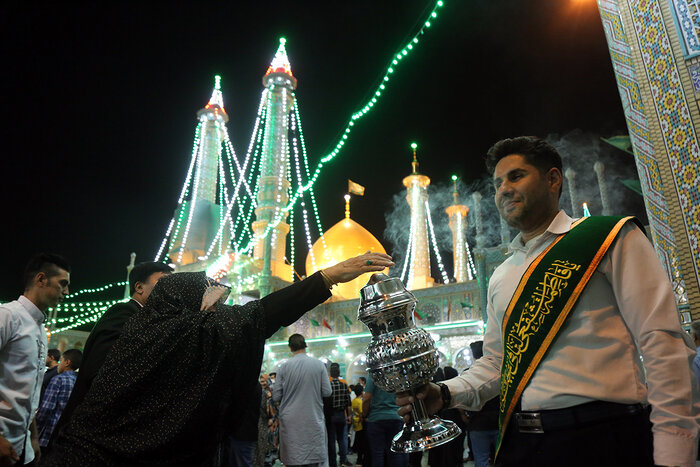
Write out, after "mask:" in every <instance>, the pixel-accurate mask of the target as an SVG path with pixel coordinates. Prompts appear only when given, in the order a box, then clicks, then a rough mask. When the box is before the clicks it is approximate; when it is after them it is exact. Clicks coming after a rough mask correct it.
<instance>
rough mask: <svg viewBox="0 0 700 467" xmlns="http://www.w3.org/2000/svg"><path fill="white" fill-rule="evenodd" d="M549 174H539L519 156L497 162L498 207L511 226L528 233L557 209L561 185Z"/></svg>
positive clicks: (494, 175) (513, 155) (494, 178)
mask: <svg viewBox="0 0 700 467" xmlns="http://www.w3.org/2000/svg"><path fill="white" fill-rule="evenodd" d="M552 170H556V169H550V172H551V171H552ZM550 172H547V173H542V172H540V170H539V169H538V168H537V167H535V166H534V165H531V164H528V163H527V161H526V160H525V157H523V156H521V155H519V154H512V155H510V156H506V157H504V158H503V159H501V160H500V161H498V164H496V169H495V170H494V172H493V185H494V188H495V190H496V197H495V198H496V207H497V208H498V212H499V213H500V214H501V217H502V218H503V219H505V221H506V222H507V223H508V225H510V226H511V227H515V228H516V229H519V230H527V229H528V228H529V227H531V226H533V225H537V223H538V222H541V221H542V218H543V217H546V216H547V215H548V214H549V213H550V212H551V211H552V209H556V207H557V200H558V193H559V187H560V186H561V185H560V184H557V183H553V182H552V177H550V176H549V173H550ZM557 172H558V171H557ZM555 178H556V177H555ZM553 194H554V196H552V195H553Z"/></svg>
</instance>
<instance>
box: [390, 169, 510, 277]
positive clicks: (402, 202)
mask: <svg viewBox="0 0 700 467" xmlns="http://www.w3.org/2000/svg"><path fill="white" fill-rule="evenodd" d="M453 191H454V185H453V184H452V183H444V184H443V183H437V184H435V185H430V186H429V187H428V196H429V200H428V202H429V206H430V216H431V219H432V221H433V227H434V231H435V238H436V239H437V245H438V249H439V251H440V256H441V258H442V262H443V265H444V266H445V268H446V270H447V274H448V276H449V277H452V276H453V265H452V253H453V251H452V250H453V245H452V231H451V230H450V226H449V217H448V216H447V213H446V212H445V209H446V208H447V207H448V206H451V205H453V204H454V197H453ZM475 192H479V193H481V195H482V200H481V203H480V205H481V206H480V207H481V224H482V232H481V238H479V241H480V243H479V244H480V245H481V246H495V245H498V244H499V243H501V225H500V216H499V215H498V211H497V210H496V205H495V203H494V201H493V184H492V182H491V179H490V178H488V177H487V176H485V177H484V178H482V179H480V180H477V181H475V182H472V183H470V184H469V185H467V184H465V183H463V182H462V181H461V180H459V181H457V193H458V199H459V203H460V204H463V205H465V206H467V207H468V208H469V213H468V215H467V222H468V225H467V242H468V243H469V246H470V248H471V249H472V250H473V249H474V248H475V247H476V246H477V228H476V221H475V216H476V209H477V208H476V207H475V203H474V199H473V196H472V195H473V194H474V193H475ZM385 220H386V230H385V231H384V239H386V240H388V242H389V243H390V245H391V252H390V253H391V256H392V257H393V258H394V262H395V263H396V266H394V267H393V268H392V269H391V271H390V274H391V275H396V276H398V275H400V274H401V271H402V269H403V264H404V261H405V259H406V253H407V251H408V240H409V234H410V225H411V209H410V207H409V205H408V202H407V201H406V191H405V190H403V191H402V192H401V193H398V194H395V195H394V196H393V197H392V200H391V203H390V207H389V210H388V212H387V213H386V215H385ZM430 257H431V271H432V276H433V277H434V278H436V279H439V277H440V273H439V270H438V263H437V259H436V258H435V254H434V250H433V246H432V244H431V245H430Z"/></svg>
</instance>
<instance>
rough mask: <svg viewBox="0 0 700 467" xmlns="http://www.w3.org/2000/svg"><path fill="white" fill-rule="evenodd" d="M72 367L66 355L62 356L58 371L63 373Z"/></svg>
mask: <svg viewBox="0 0 700 467" xmlns="http://www.w3.org/2000/svg"><path fill="white" fill-rule="evenodd" d="M69 367H70V360H66V359H65V358H64V357H61V361H60V362H58V373H63V372H64V371H66V370H67V369H68V368H69Z"/></svg>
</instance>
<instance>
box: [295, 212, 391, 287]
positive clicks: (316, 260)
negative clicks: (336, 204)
mask: <svg viewBox="0 0 700 467" xmlns="http://www.w3.org/2000/svg"><path fill="white" fill-rule="evenodd" d="M346 215H349V213H346ZM324 241H325V244H326V247H325V248H324V245H323V244H324ZM368 250H369V251H372V252H375V253H386V250H385V249H384V247H383V246H382V244H381V243H379V240H377V239H376V238H375V237H374V235H372V234H371V233H369V231H368V230H367V229H365V228H364V227H362V226H361V225H360V224H358V223H357V222H355V221H354V220H352V219H350V217H346V218H345V219H343V220H341V221H340V222H338V223H337V224H335V225H334V226H333V227H331V228H330V229H328V230H327V231H326V232H325V233H324V234H323V237H322V238H319V239H318V240H316V242H315V243H314V245H313V247H312V248H311V251H310V252H309V254H308V255H307V256H306V274H307V275H308V276H310V275H311V274H313V273H315V272H316V271H318V270H320V269H324V268H327V267H329V266H333V265H334V264H337V263H339V262H341V261H344V260H346V259H348V258H352V257H353V256H357V255H361V254H362V253H365V252H367V251H368ZM370 276H371V274H370V273H367V274H362V275H361V276H359V277H357V278H355V279H354V280H352V281H350V282H346V283H345V284H338V285H336V286H335V287H333V290H332V292H333V296H334V297H337V298H338V299H350V298H358V297H359V296H360V289H361V288H362V287H364V286H365V285H366V284H367V281H368V280H369V277H370Z"/></svg>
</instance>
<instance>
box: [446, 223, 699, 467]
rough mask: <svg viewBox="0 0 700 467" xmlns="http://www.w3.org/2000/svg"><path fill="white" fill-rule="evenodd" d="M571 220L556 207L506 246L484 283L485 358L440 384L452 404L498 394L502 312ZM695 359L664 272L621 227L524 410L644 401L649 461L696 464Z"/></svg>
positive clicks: (475, 406) (631, 231)
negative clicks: (538, 227)
mask: <svg viewBox="0 0 700 467" xmlns="http://www.w3.org/2000/svg"><path fill="white" fill-rule="evenodd" d="M573 221H574V220H573V219H571V218H570V217H569V216H567V215H566V213H565V212H564V211H559V213H558V214H557V216H556V217H555V218H554V220H553V221H552V223H551V224H550V226H549V227H548V229H547V230H546V231H545V232H544V233H543V234H541V235H539V236H537V237H535V238H533V239H531V240H530V241H529V242H527V243H526V244H523V242H522V237H521V235H520V234H518V235H517V236H516V237H515V239H513V241H512V242H511V244H510V250H511V251H512V255H511V256H510V257H509V258H507V259H506V260H505V261H504V262H503V264H501V265H500V266H499V267H498V268H496V270H495V271H494V273H493V275H492V276H491V280H490V283H489V291H488V307H487V313H488V323H487V327H486V333H485V335H484V357H483V358H481V359H479V360H477V361H476V362H475V363H474V365H472V367H471V368H470V369H469V371H468V372H466V373H465V374H464V375H462V376H458V377H457V378H454V379H451V380H449V381H445V384H446V385H447V386H448V387H449V389H450V392H451V393H452V400H453V404H454V405H455V406H458V407H462V408H466V409H470V410H479V409H481V407H482V406H483V404H484V403H485V402H486V401H488V400H489V399H491V398H493V397H495V396H496V395H498V393H499V391H500V371H501V361H502V359H503V339H502V337H503V336H502V324H503V323H502V320H503V316H504V313H505V310H506V308H507V307H508V304H509V302H510V299H511V297H512V296H513V293H514V292H515V289H516V287H517V285H518V283H519V282H520V278H521V277H522V275H523V274H524V272H525V270H526V269H527V267H528V266H529V265H530V263H531V262H532V261H533V260H534V259H535V258H536V257H537V256H538V255H539V254H540V253H541V252H542V251H543V250H544V249H545V248H546V247H547V246H548V245H550V244H551V243H552V241H554V239H555V238H556V237H557V235H558V234H562V233H565V232H568V231H569V230H570V228H571V224H572V222H573ZM640 355H641V358H640ZM694 356H695V348H694V346H693V343H692V342H691V341H690V337H689V336H688V335H687V333H686V332H685V331H683V329H682V328H681V323H680V316H679V314H678V312H677V310H676V305H675V299H674V296H673V292H672V290H671V284H670V282H669V280H668V278H667V276H666V273H665V271H664V270H663V267H662V266H661V263H660V262H659V260H658V259H657V257H656V253H655V251H654V249H653V247H652V245H651V243H650V242H649V241H648V239H647V238H646V237H645V236H644V234H643V233H642V231H641V230H640V229H639V228H637V227H636V226H635V225H634V224H633V223H631V222H628V223H627V224H626V225H625V226H624V227H623V228H622V230H621V231H620V233H619V234H618V236H617V239H616V241H615V242H614V243H613V244H612V246H611V247H610V249H609V250H608V252H607V253H606V255H605V256H604V257H603V260H602V261H601V263H600V264H599V265H598V268H597V269H596V271H595V273H594V274H593V276H592V277H591V279H590V281H589V282H588V285H587V286H586V288H585V289H584V291H583V293H582V294H581V296H580V297H579V299H578V302H577V303H576V305H575V306H574V308H573V309H572V311H571V313H570V315H569V317H568V318H567V320H566V321H565V323H564V325H563V326H562V328H561V330H560V331H559V333H558V335H557V337H556V339H555V340H554V342H553V343H552V345H551V346H550V348H549V351H548V352H547V354H546V356H545V358H544V359H543V360H542V362H541V363H540V364H539V366H538V367H537V370H536V371H535V373H534V375H533V376H532V379H531V380H530V382H529V384H528V385H527V386H526V388H525V391H524V392H523V395H522V399H521V405H522V409H523V410H526V411H537V410H548V409H559V408H565V407H570V406H574V405H579V404H584V403H586V402H591V401H595V400H602V401H610V402H618V403H623V404H633V403H643V404H646V403H649V404H651V407H652V412H651V421H652V423H653V436H654V461H655V462H656V464H661V465H692V466H694V465H695V452H696V442H695V439H696V435H697V433H698V422H699V421H700V417H699V416H698V414H700V403H699V402H698V387H697V383H696V382H695V381H694V379H695V378H694V375H693V373H692V371H691V366H690V365H691V363H692V361H693V357H694ZM642 358H643V361H644V364H642ZM645 370H646V377H645Z"/></svg>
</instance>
